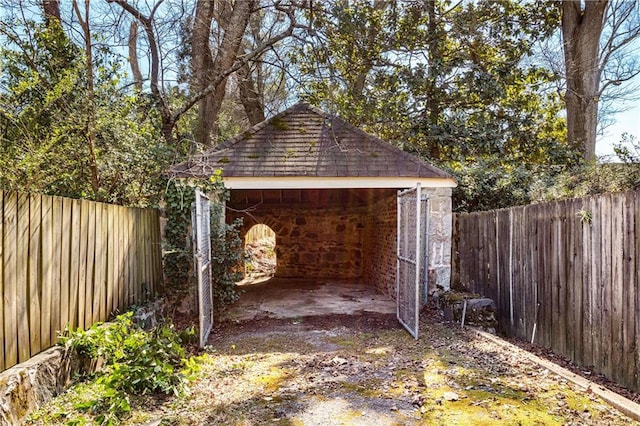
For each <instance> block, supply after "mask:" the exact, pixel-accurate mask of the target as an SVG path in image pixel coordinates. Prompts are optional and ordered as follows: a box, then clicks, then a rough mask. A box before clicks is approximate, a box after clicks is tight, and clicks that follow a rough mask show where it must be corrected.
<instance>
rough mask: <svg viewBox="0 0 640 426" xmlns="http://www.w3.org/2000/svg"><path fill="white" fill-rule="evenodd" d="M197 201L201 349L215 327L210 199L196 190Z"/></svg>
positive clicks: (193, 209) (195, 230)
mask: <svg viewBox="0 0 640 426" xmlns="http://www.w3.org/2000/svg"><path fill="white" fill-rule="evenodd" d="M195 193H196V200H195V202H194V203H193V204H192V205H191V228H192V229H193V260H194V271H195V273H196V276H197V278H198V313H199V316H200V347H201V348H204V345H205V344H206V342H207V339H208V338H209V333H210V332H211V328H212V326H213V303H212V302H213V301H212V294H211V223H210V222H211V216H210V202H209V197H207V196H206V195H205V194H203V193H202V192H201V191H200V189H199V188H196V191H195Z"/></svg>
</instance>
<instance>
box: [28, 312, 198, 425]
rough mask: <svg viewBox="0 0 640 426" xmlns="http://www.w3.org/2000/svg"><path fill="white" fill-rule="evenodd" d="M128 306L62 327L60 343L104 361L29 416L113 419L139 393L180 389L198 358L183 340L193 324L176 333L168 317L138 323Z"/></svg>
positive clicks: (128, 408)
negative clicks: (53, 403) (81, 325)
mask: <svg viewBox="0 0 640 426" xmlns="http://www.w3.org/2000/svg"><path fill="white" fill-rule="evenodd" d="M132 316H133V313H132V312H127V313H125V314H122V315H120V316H118V317H117V318H116V320H115V321H113V322H110V323H105V324H102V323H99V324H94V325H93V326H91V328H89V329H88V330H86V331H83V330H80V329H79V330H77V331H73V332H69V331H67V332H66V333H65V335H63V336H62V337H61V339H60V343H61V344H62V345H64V346H65V347H66V348H67V349H68V350H71V351H72V352H75V353H77V354H78V355H79V356H81V357H86V358H88V359H91V360H94V361H98V360H100V361H101V362H103V363H104V367H103V368H102V370H101V371H99V372H98V373H96V374H95V375H94V376H89V377H80V378H79V380H80V383H79V384H78V385H76V386H74V387H73V388H71V389H70V390H69V391H68V392H67V393H66V394H65V396H63V397H62V398H61V401H59V402H60V406H59V407H57V409H55V410H53V411H50V412H48V413H46V414H45V413H41V412H36V413H34V414H33V415H32V416H31V421H32V422H35V421H42V422H45V423H49V422H54V421H55V422H58V421H63V422H65V423H66V424H71V425H79V424H90V423H92V422H95V423H97V424H100V425H115V424H118V423H119V422H120V420H121V419H123V418H125V417H126V416H127V415H128V414H129V413H130V411H131V409H132V400H133V399H135V398H138V397H140V396H143V395H174V396H178V395H182V394H184V392H185V391H186V389H187V387H186V385H187V382H188V380H189V379H190V378H193V374H194V373H195V372H197V369H198V358H190V357H188V356H187V353H186V351H185V349H184V348H183V346H182V343H183V341H184V340H185V339H192V336H193V335H194V331H193V330H192V329H189V330H186V331H183V332H182V333H177V332H176V331H175V330H174V328H173V326H172V325H171V323H164V324H162V325H159V326H157V327H155V328H153V329H151V330H149V331H145V330H143V329H141V328H140V327H139V326H138V325H136V324H135V323H134V322H133V320H132Z"/></svg>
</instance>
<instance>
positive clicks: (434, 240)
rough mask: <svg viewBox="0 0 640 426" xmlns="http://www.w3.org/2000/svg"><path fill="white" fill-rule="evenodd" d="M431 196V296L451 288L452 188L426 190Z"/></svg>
mask: <svg viewBox="0 0 640 426" xmlns="http://www.w3.org/2000/svg"><path fill="white" fill-rule="evenodd" d="M423 190H424V191H426V192H427V194H429V290H428V291H429V294H433V293H434V292H436V291H448V290H449V289H450V287H451V224H452V220H453V216H452V212H451V188H424V189H423Z"/></svg>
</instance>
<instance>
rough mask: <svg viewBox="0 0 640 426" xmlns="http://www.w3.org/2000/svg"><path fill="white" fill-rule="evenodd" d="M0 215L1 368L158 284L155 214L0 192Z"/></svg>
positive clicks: (159, 267)
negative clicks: (60, 334) (63, 332)
mask: <svg viewBox="0 0 640 426" xmlns="http://www.w3.org/2000/svg"><path fill="white" fill-rule="evenodd" d="M0 213H2V214H1V217H2V220H0V321H2V322H1V323H0V342H3V344H1V345H0V371H2V370H5V369H7V368H9V367H11V366H13V365H15V364H17V363H19V362H23V361H26V360H27V359H29V358H30V357H31V356H33V355H35V354H37V353H38V352H40V351H42V350H44V349H47V348H49V347H51V346H52V345H54V344H55V343H56V341H57V336H58V332H59V331H61V330H64V328H65V327H66V326H69V327H70V328H71V329H76V328H78V327H80V328H87V327H89V326H90V325H91V324H93V323H95V322H98V321H105V320H107V319H108V318H109V315H110V314H111V313H113V312H117V311H122V310H123V309H125V308H126V307H128V306H130V305H132V304H135V303H138V302H141V301H143V300H144V299H145V298H146V297H147V296H149V295H151V294H153V293H154V291H155V289H156V286H158V285H159V284H160V283H161V280H162V264H161V251H160V227H159V220H158V212H157V211H156V210H153V209H137V208H127V207H121V206H115V205H109V204H103V203H96V202H91V201H86V200H74V199H69V198H61V197H49V196H44V195H35V194H23V193H16V192H2V191H0Z"/></svg>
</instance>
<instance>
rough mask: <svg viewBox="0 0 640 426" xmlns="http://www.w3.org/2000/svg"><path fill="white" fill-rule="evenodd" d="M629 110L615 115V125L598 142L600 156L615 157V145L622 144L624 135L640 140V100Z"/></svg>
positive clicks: (597, 151) (597, 148)
mask: <svg viewBox="0 0 640 426" xmlns="http://www.w3.org/2000/svg"><path fill="white" fill-rule="evenodd" d="M632 105H633V106H631V107H630V108H629V109H627V110H626V111H623V112H619V113H617V114H616V115H615V123H614V124H613V125H611V126H610V127H609V128H607V129H606V130H605V133H604V135H602V136H600V137H599V138H598V139H597V140H596V154H597V155H598V156H604V155H613V145H614V144H616V143H619V142H620V139H621V138H622V134H623V133H630V134H632V135H634V136H635V137H637V138H638V139H640V100H637V101H636V102H634V103H632Z"/></svg>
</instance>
